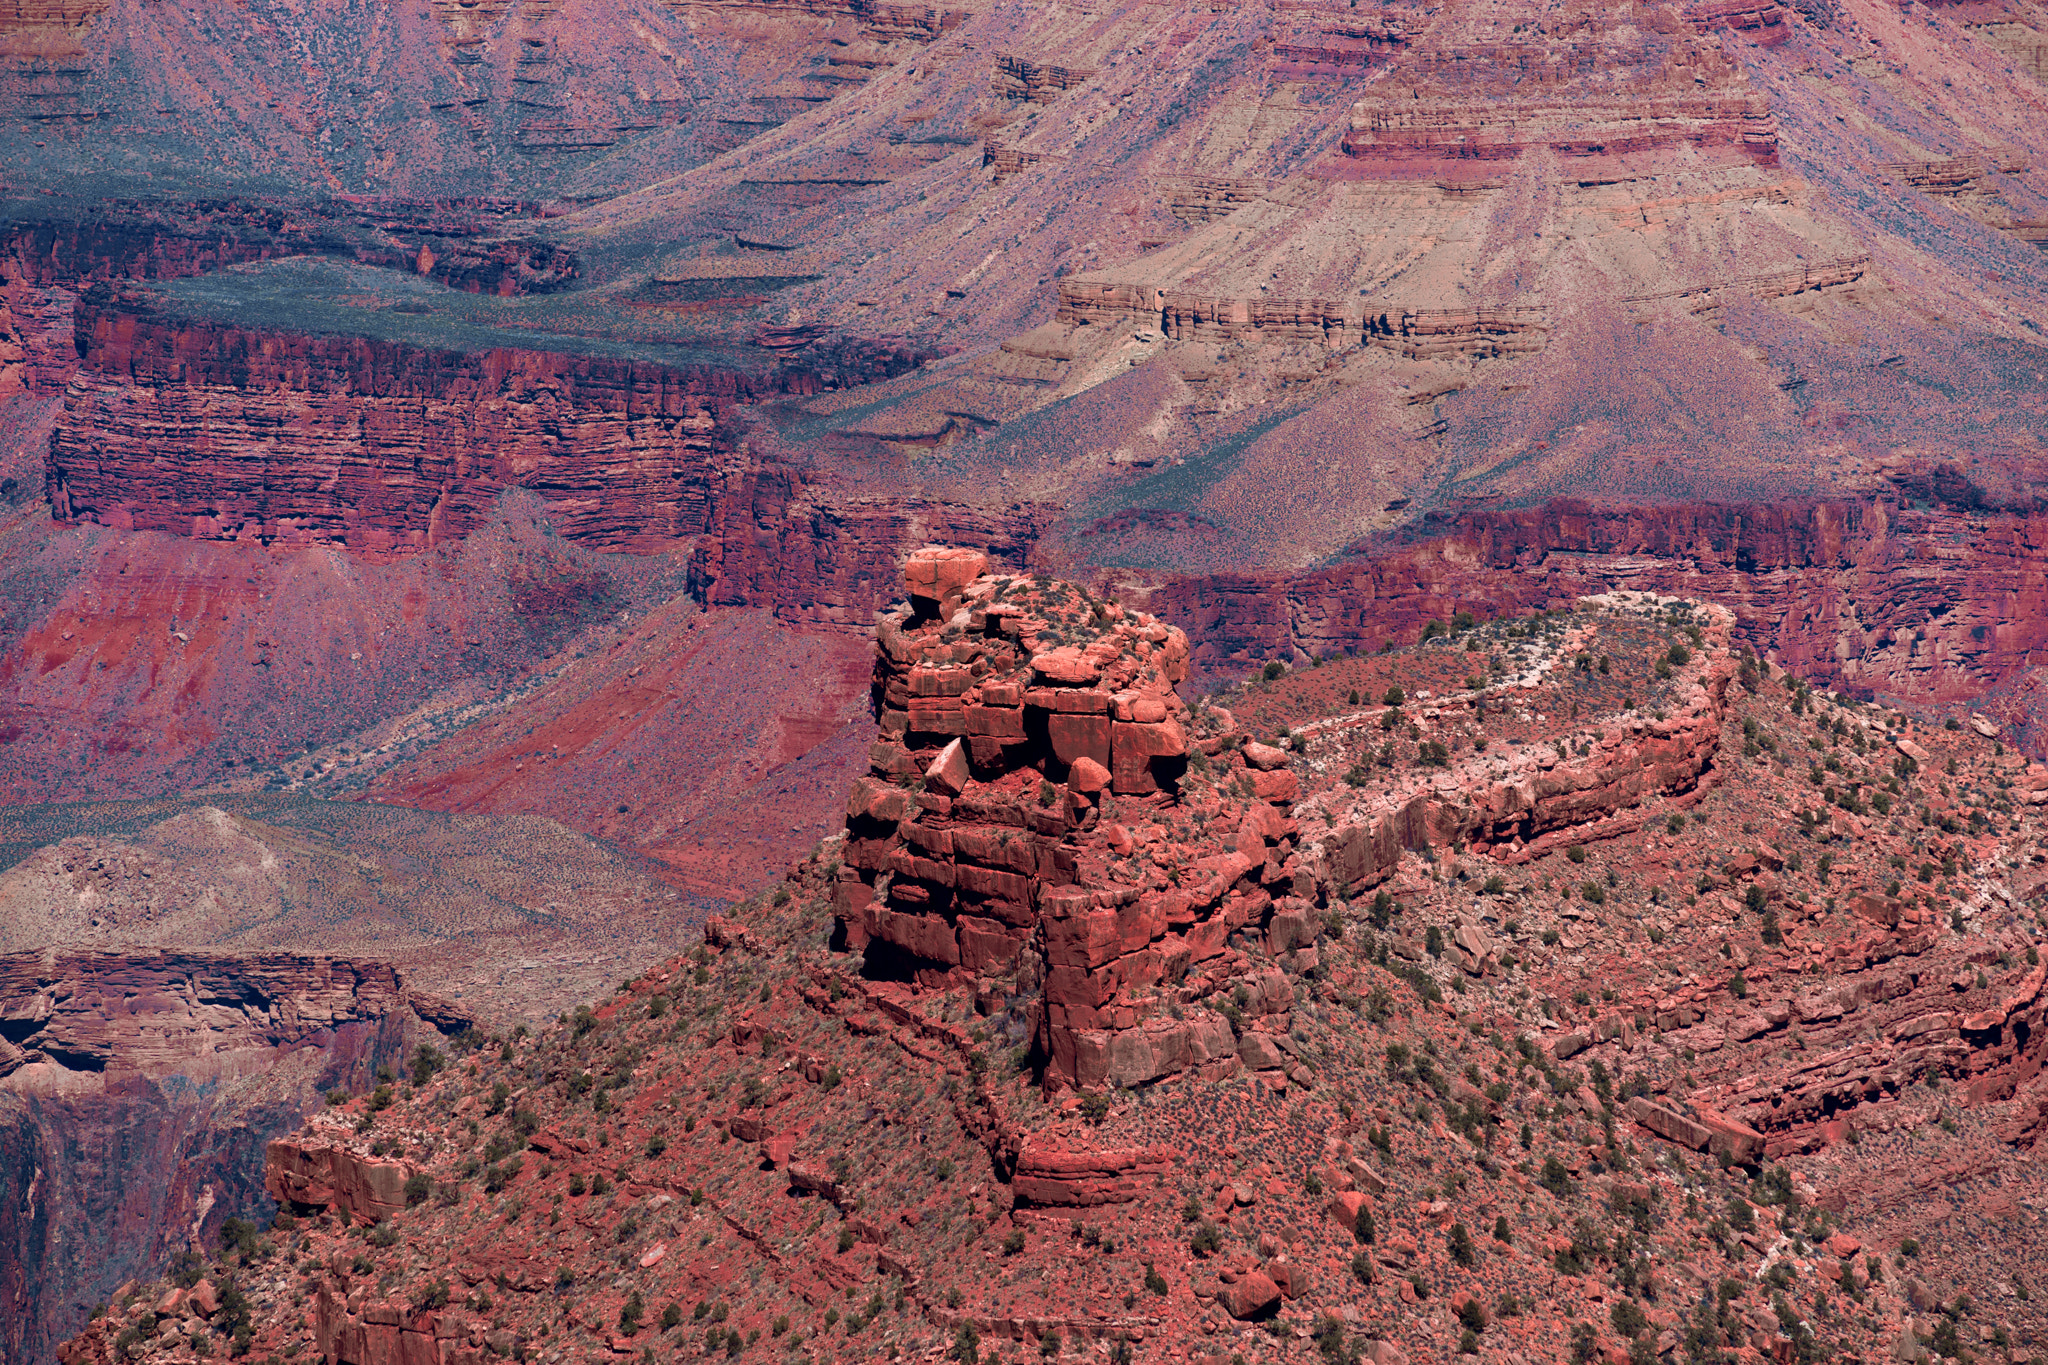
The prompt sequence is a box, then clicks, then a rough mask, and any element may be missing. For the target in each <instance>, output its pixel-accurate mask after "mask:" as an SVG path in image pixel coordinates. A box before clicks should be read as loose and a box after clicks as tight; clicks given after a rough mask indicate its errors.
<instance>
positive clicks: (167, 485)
mask: <svg viewBox="0 0 2048 1365" xmlns="http://www.w3.org/2000/svg"><path fill="white" fill-rule="evenodd" d="M113 302H114V301H113V299H112V297H111V296H109V295H104V294H94V295H88V296H87V297H86V298H85V299H83V300H82V301H81V306H80V310H79V315H78V321H77V329H78V336H79V339H80V349H81V351H82V352H83V354H84V355H85V358H86V364H85V367H84V369H83V370H82V372H81V373H80V375H79V376H78V378H77V380H76V381H75V382H74V383H73V384H72V385H71V386H70V388H69V389H68V390H67V392H66V394H65V415H64V418H63V420H62V421H61V422H60V424H59V427H58V430H57V434H56V437H55V439H53V440H52V442H51V447H50V459H49V484H48V493H49V499H50V503H51V505H52V508H53V509H54V511H55V513H56V515H57V516H58V517H59V518H62V519H66V520H90V521H98V522H102V523H104V524H108V525H113V526H117V527H120V528H122V529H127V530H136V529H146V530H158V531H169V532H171V533H173V534H176V535H189V536H193V537H197V538H202V539H222V540H238V539H249V540H256V541H260V542H262V543H265V544H284V545H304V544H333V545H340V546H346V547H348V548H349V549H352V550H355V551H358V552H361V553H364V554H367V555H371V556H391V555H397V554H406V553H410V552H415V551H418V550H423V549H427V548H429V547H431V546H434V545H437V544H442V543H445V542H447V541H451V540H458V539H460V538H462V537H463V536H464V535H466V534H468V533H469V532H470V531H471V530H473V529H474V528H475V527H477V526H478V525H479V524H480V523H481V522H482V521H483V520H484V518H485V517H487V516H488V515H489V512H490V509H491V506H492V504H493V502H494V501H495V499H496V498H497V496H498V494H499V493H501V492H502V491H504V490H505V489H507V488H511V487H526V488H531V489H533V490H534V491H535V492H537V493H539V494H540V496H541V497H542V498H544V499H545V500H546V501H547V503H548V505H549V509H550V513H551V515H552V516H553V517H554V518H555V520H556V521H557V523H558V525H559V526H560V528H561V530H562V531H563V533H564V534H566V535H568V536H570V537H572V538H574V539H578V540H583V541H586V542H589V543H592V544H597V545H604V546H607V547H610V548H618V549H640V550H651V549H655V548H658V547H660V546H665V545H668V544H670V543H672V542H673V541H674V540H676V539H677V538H679V537H681V536H687V535H691V534H695V533H696V532H697V531H699V530H700V529H702V527H703V525H704V522H705V517H706V513H707V502H708V492H709V488H708V484H709V478H710V474H711V470H712V468H713V466H714V464H715V463H716V462H717V461H718V460H719V459H720V458H722V457H724V456H727V455H730V454H731V453H732V451H733V450H734V448H735V446H736V445H737V435H736V432H735V429H734V425H733V423H732V420H731V415H730V414H731V408H732V405H733V403H734V402H736V401H740V400H741V399H743V398H745V397H751V396H753V395H754V394H755V393H756V392H757V391H758V389H759V387H760V381H759V380H757V379H754V378H751V377H749V376H747V375H743V374H739V373H735V372H732V371H729V370H715V369H710V368H704V369H692V370H674V369H669V368H666V367H663V366H658V365H651V364H641V363H635V362H628V361H616V360H606V359H598V358H591V357H569V356H563V355H557V354H550V353H545V352H535V351H519V350H509V349H508V350H502V351H493V352H489V353H486V354H482V355H462V354H456V353H450V352H440V351H429V350H423V349H420V348H416V347H410V346H405V345H399V344H393V343H386V342H379V341H372V340H366V339H362V338H328V337H305V336H297V335H292V334H288V333H276V332H258V331H253V330H247V329H243V328H238V327H231V326H220V325H214V324H204V323H190V322H182V321H170V320H167V319H163V318H160V317H157V316H154V315H151V314H149V313H147V312H142V311H136V310H133V309H130V308H116V307H113V306H111V305H112V304H113Z"/></svg>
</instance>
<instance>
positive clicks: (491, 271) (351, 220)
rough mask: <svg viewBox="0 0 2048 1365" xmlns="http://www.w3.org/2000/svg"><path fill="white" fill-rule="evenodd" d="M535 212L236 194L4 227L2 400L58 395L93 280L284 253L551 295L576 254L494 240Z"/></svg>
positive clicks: (214, 266) (464, 285) (157, 274)
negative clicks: (77, 311)
mask: <svg viewBox="0 0 2048 1365" xmlns="http://www.w3.org/2000/svg"><path fill="white" fill-rule="evenodd" d="M538 212H539V209H538V206H536V205H533V204H528V203H522V202H519V201H516V200H494V199H453V200H422V201H411V200H403V201H401V200H380V199H369V198H360V197H357V198H348V199H340V200H331V201H327V202H326V203H324V204H321V205H315V206H307V205H292V206H289V207H287V206H285V205H282V204H273V203H266V202H263V201H261V200H256V199H227V200H218V201H196V202H183V203H165V204H161V205H155V206H151V205H140V204H112V205H102V206H98V207H96V208H95V210H94V211H93V212H92V213H90V214H86V215H80V216H79V217H77V218H54V217H53V218H48V219H41V220H24V221H18V222H15V223H12V224H10V225H8V226H6V227H5V228H0V401H4V400H5V399H7V398H8V397H10V396H12V395H14V394H16V393H22V392H27V393H57V392H61V391H62V389H63V388H64V385H65V383H66V382H67V381H68V380H69V379H70V378H71V376H72V374H73V373H74V372H75V371H76V370H77V368H78V362H79V356H80V354H81V353H80V352H78V351H77V350H75V349H74V346H73V336H74V330H75V323H74V318H73V309H74V307H75V305H76V302H77V298H78V292H79V290H80V289H82V288H85V287H86V286H88V285H91V284H94V283H108V282H119V281H136V282H139V281H144V280H173V279H183V278H187V277H190V276H195V275H205V274H209V273H211V272H213V271H217V270H222V269H225V268H227V267H228V266H231V265H238V264H243V263H246V262H250V261H264V260H271V259H274V258H277V257H281V256H292V255H308V254H310V255H322V256H335V257H340V258H344V259H349V260H355V261H359V262H361V263H363V264H366V265H382V266H393V267H398V268H400V269H405V270H410V271H413V272H415V273H418V274H421V275H425V276H428V277H429V278H432V279H435V280H438V281H440V282H441V283H442V284H445V285H447V286H448V287H449V288H451V289H460V290H463V291H465V292H467V293H472V294H474V293H488V294H498V295H512V294H527V293H544V292H547V291H549V290H552V289H558V288H561V287H563V286H564V285H567V284H568V283H569V282H570V281H572V280H574V279H575V278H576V275H577V271H578V262H577V259H576V256H575V254H574V253H573V252H571V251H569V250H567V249H566V248H563V247H560V246H557V245H556V244H554V243H551V242H545V241H540V240H536V239H530V238H525V237H518V236H507V237H496V236H493V235H492V234H494V233H495V232H496V231H497V230H498V229H499V228H501V227H504V226H506V225H507V223H508V220H510V221H512V222H516V221H517V220H519V219H525V218H531V217H534V216H536V215H537V214H538Z"/></svg>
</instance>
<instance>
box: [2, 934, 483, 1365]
mask: <svg viewBox="0 0 2048 1365" xmlns="http://www.w3.org/2000/svg"><path fill="white" fill-rule="evenodd" d="M416 1004H417V1005H418V1006H419V1008H420V1009H425V1010H428V1011H429V1012H430V1013H431V1014H432V1015H433V1016H434V1018H435V1020H436V1021H437V1022H439V1023H440V1024H442V1025H444V1026H446V1027H448V1028H450V1029H453V1028H455V1027H457V1026H458V1024H459V1022H460V1021H459V1018H458V1016H456V1015H455V1014H453V1013H451V1012H450V1010H449V1008H448V1007H447V1006H445V1005H442V1004H438V1003H437V1004H432V1005H428V1004H426V1003H424V1002H418V1001H415V999H414V998H413V997H412V995H411V993H410V992H409V991H408V989H407V988H406V986H405V984H404V982H403V981H402V980H401V979H400V978H399V977H398V975H397V974H396V973H395V972H394V971H393V970H392V969H391V968H390V967H389V966H388V965H385V964H382V963H376V962H352V961H348V960H345V959H336V958H320V957H301V956H296V955H291V954H282V953H280V954H265V955H261V956H255V957H245V958H236V957H225V956H213V955H207V954H201V953H180V952H142V953H135V954H120V953H94V952H70V953H66V952H45V953H14V954H9V955H6V956H4V957H0V1186H4V1197H0V1302H4V1303H6V1305H7V1308H8V1311H7V1312H6V1313H4V1314H0V1349H4V1350H5V1351H6V1354H7V1358H8V1359H10V1360H24V1361H33V1360H46V1359H48V1358H50V1355H51V1352H52V1350H53V1348H54V1347H55V1345H56V1343H57V1342H59V1341H61V1340H63V1339H64V1337H65V1336H67V1335H69V1334H70V1333H71V1332H73V1331H75V1330H77V1328H78V1327H79V1325H80V1324H82V1323H83V1321H84V1317H85V1307H86V1305H89V1304H91V1303H94V1302H97V1301H99V1300H102V1299H104V1298H105V1297H107V1295H108V1294H109V1292H110V1291H111V1290H112V1289H113V1288H114V1286H116V1285H117V1284H119V1283H120V1282H121V1281H123V1280H126V1279H132V1278H135V1277H137V1276H143V1275H148V1274H152V1273H155V1272H156V1270H157V1269H158V1268H159V1267H160V1266H161V1265H162V1264H163V1262H164V1260H165V1259H166V1258H167V1257H168V1256H170V1255H171V1254H173V1253H175V1252H178V1251H182V1250H184V1249H186V1248H187V1247H188V1246H191V1245H194V1244H203V1243H204V1242H205V1241H206V1240H207V1239H208V1238H210V1237H211V1236H212V1235H213V1234H214V1233H215V1232H216V1231H217V1230H218V1229H219V1227H220V1224H221V1223H222V1222H223V1221H224V1220H225V1219H227V1218H229V1217H232V1216H236V1215H242V1214H250V1213H257V1212H260V1211H262V1210H263V1209H265V1208H267V1207H268V1202H267V1196H266V1195H265V1194H264V1188H263V1158H264V1147H265V1144H266V1143H267V1142H268V1141H269V1139H270V1138H271V1137H273V1136H275V1135H277V1134H278V1133H281V1132H286V1131H289V1130H290V1129H292V1128H293V1127H295V1126H296V1125H297V1124H298V1123H299V1122H301V1121H302V1120H303V1118H304V1116H305V1115H306V1113H307V1112H308V1111H309V1110H311V1109H312V1108H314V1107H316V1106H317V1105H318V1104H319V1102H320V1095H321V1093H322V1091H323V1090H324V1089H326V1088H327V1087H329V1086H334V1085H342V1084H349V1083H356V1084H361V1083H363V1082H365V1081H367V1080H369V1079H370V1077H371V1075H372V1073H373V1072H374V1070H375V1069H376V1067H377V1066H378V1065H379V1064H381V1063H384V1062H396V1061H398V1060H399V1059H400V1058H401V1057H402V1055H403V1054H404V1053H405V1051H406V1049H407V1048H408V1047H409V1046H410V1045H411V1044H412V1043H413V1042H414V1041H415V1040H423V1039H428V1038H436V1037H438V1034H437V1033H436V1031H435V1030H434V1029H433V1027H432V1026H430V1025H428V1024H426V1023H424V1022H423V1021H422V1019H421V1017H420V1014H419V1012H418V1010H416V1009H415V1005H416Z"/></svg>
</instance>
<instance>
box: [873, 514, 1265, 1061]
mask: <svg viewBox="0 0 2048 1365" xmlns="http://www.w3.org/2000/svg"><path fill="white" fill-rule="evenodd" d="M987 567H988V564H987V560H986V558H985V557H984V556H982V555H980V554H978V553H975V552H971V551H963V550H958V549H926V550H921V551H918V552H917V553H915V554H913V555H912V556H911V558H910V560H909V563H908V564H907V566H906V568H905V570H904V583H905V587H906V589H907V591H908V594H909V597H910V605H908V606H907V607H904V608H902V609H899V610H898V611H895V612H892V613H890V614H889V615H888V616H886V617H884V619H883V622H882V625H881V627H880V635H879V644H878V648H877V653H876V663H875V684H874V695H875V705H876V711H877V714H878V716H879V718H880V722H881V728H882V734H883V738H882V740H881V741H879V742H878V743H877V744H876V745H875V749H874V754H873V764H872V774H873V775H871V776H869V777H866V778H863V779H862V780H861V781H860V782H858V783H857V784H856V785H855V787H854V790H853V792H852V793H851V794H850V795H849V797H848V800H847V812H848V815H847V832H848V835H847V844H846V853H845V858H844V863H843V866H842V869H841V871H840V874H839V876H840V881H839V886H838V890H837V893H836V897H835V905H836V909H837V914H838V919H839V923H840V931H841V934H842V936H843V939H844V942H845V943H846V945H847V947H849V948H850V949H852V950H855V951H860V952H863V953H864V954H865V955H866V958H867V961H868V964H869V969H870V971H872V972H879V973H882V974H885V975H886V974H894V975H904V976H912V977H915V978H917V979H919V980H921V981H943V980H947V979H956V978H957V979H963V980H976V979H980V980H985V981H987V982H989V983H991V987H990V988H991V989H998V988H997V987H996V986H995V985H994V984H993V983H996V982H999V981H1003V982H1009V983H1012V985H1011V986H1010V987H1007V988H1004V989H1022V990H1025V991H1027V992H1028V993H1029V994H1030V995H1031V996H1033V997H1035V998H1034V999H1033V1001H1032V1006H1031V1008H1032V1017H1033V1023H1032V1027H1033V1030H1034V1034H1035V1037H1036V1039H1037V1044H1038V1046H1039V1047H1040V1048H1041V1049H1042V1051H1043V1052H1044V1054H1045V1055H1046V1057H1047V1058H1048V1060H1049V1066H1050V1068H1051V1073H1052V1075H1053V1076H1054V1078H1055V1079H1056V1080H1058V1081H1063V1082H1065V1083H1069V1084H1080V1085H1087V1086H1092V1085H1099V1084H1101V1083H1103V1082H1104V1081H1107V1080H1111V1079H1117V1080H1119V1081H1121V1082H1122V1083H1126V1084H1129V1083H1135V1082H1136V1081H1139V1080H1144V1079H1149V1078H1152V1077H1155V1076H1159V1075H1165V1074H1171V1073H1174V1072H1178V1071H1183V1070H1187V1069H1190V1068H1193V1067H1198V1066H1202V1065H1205V1064H1216V1065H1224V1066H1230V1067H1234V1066H1235V1064H1236V1054H1237V1048H1236V1043H1235V1039H1234V1037H1233V1035H1232V1033H1231V1030H1230V1028H1229V1026H1228V1025H1227V1024H1226V1023H1225V1022H1224V1021H1223V1019H1222V1018H1221V1017H1220V1016H1218V1015H1214V1014H1209V1013H1200V1014H1198V1015H1197V1017H1196V1018H1195V1019H1193V1020H1174V1019H1168V1018H1166V1017H1165V1011H1164V1004H1163V1001H1164V997H1162V996H1161V995H1160V994H1159V988H1160V987H1161V986H1162V984H1175V985H1177V984H1179V983H1180V982H1182V981H1183V980H1185V979H1186V978H1187V976H1188V974H1189V973H1190V972H1191V971H1193V972H1200V971H1201V970H1202V969H1203V968H1204V967H1205V966H1207V967H1210V968H1219V967H1221V966H1222V964H1221V963H1220V962H1219V961H1218V959H1219V958H1220V957H1221V956H1222V954H1223V953H1224V951H1225V946H1226V940H1227V939H1228V937H1229V935H1230V934H1231V933H1232V932H1233V931H1234V930H1239V929H1244V928H1246V927H1247V926H1249V927H1250V929H1251V930H1252V931H1253V932H1257V931H1259V929H1260V928H1261V927H1262V925H1263V923H1264V921H1265V919H1266V917H1267V915H1268V913H1269V912H1270V911H1271V910H1272V908H1273V904H1274V898H1273V895H1272V893H1270V892H1268V891H1266V890H1265V889H1263V885H1264V884H1265V883H1271V884H1273V885H1274V886H1275V887H1285V886H1287V885H1288V884H1290V882H1291V879H1292V878H1293V877H1294V875H1295V869H1294V868H1293V867H1292V866H1291V865H1290V864H1289V863H1288V861H1287V859H1288V854H1289V850H1290V848H1291V845H1292V841H1293V834H1294V829H1293V825H1292V822H1291V821H1289V820H1288V819H1287V818H1286V816H1285V815H1284V814H1283V813H1282V812H1281V810H1280V808H1279V807H1278V806H1276V805H1274V804H1271V803H1272V802H1279V803H1281V804H1284V803H1285V802H1287V801H1289V800H1291V799H1292V797H1293V795H1294V792H1295V779H1294V777H1293V774H1291V773H1289V772H1286V771H1285V770H1284V769H1281V770H1277V771H1268V770H1265V769H1262V768H1248V769H1246V770H1245V772H1244V773H1243V780H1242V795H1243V797H1245V798H1249V800H1248V801H1246V802H1245V803H1244V804H1242V805H1240V806H1239V807H1238V808H1237V809H1236V810H1235V811H1234V812H1233V813H1234V814H1235V815H1236V818H1237V819H1238V820H1240V821H1241V822H1242V827H1241V830H1240V831H1239V833H1238V835H1237V841H1236V843H1235V844H1229V845H1226V844H1223V843H1221V842H1219V843H1218V844H1217V846H1216V847H1215V849H1214V850H1213V854H1214V856H1213V857H1212V858H1210V859H1208V861H1207V862H1206V863H1198V864H1197V869H1196V871H1195V874H1194V875H1193V876H1192V877H1190V878H1188V879H1185V880H1182V881H1181V882H1180V883H1179V884H1178V885H1174V886H1170V887H1169V886H1167V885H1165V884H1164V883H1162V884H1161V885H1159V886H1156V887H1154V886H1148V885H1146V884H1145V883H1144V882H1143V881H1141V880H1138V879H1136V878H1132V879H1129V880H1124V879H1123V878H1121V877H1119V876H1116V875H1114V874H1113V870H1112V868H1111V866H1110V860H1112V859H1114V858H1116V857H1117V856H1118V855H1117V853H1116V850H1117V849H1118V848H1119V847H1121V848H1123V849H1124V850H1126V851H1128V849H1129V848H1130V846H1131V844H1130V840H1131V836H1130V834H1129V832H1128V831H1127V830H1125V829H1124V828H1123V826H1121V825H1119V824H1116V823H1115V822H1114V821H1113V820H1105V818H1104V811H1105V810H1106V809H1107V810H1111V811H1114V810H1115V809H1116V807H1117V804H1118V803H1119V802H1128V803H1132V806H1133V809H1134V810H1142V809H1143V808H1144V807H1145V806H1147V805H1156V806H1161V807H1171V806H1173V805H1174V804H1176V802H1177V800H1178V797H1177V785H1178V779H1179V778H1180V776H1181V774H1182V772H1183V771H1184V770H1185V768H1186V766H1187V763H1188V755H1189V753H1190V738H1189V728H1190V723H1191V722H1190V717H1189V714H1188V711H1187V708H1186V706H1185V704H1184V703H1183V702H1182V701H1181V700H1180V698H1179V697H1178V695H1177V694H1176V693H1175V690H1174V689H1175V685H1176V684H1177V683H1178V682H1179V681H1180V680H1181V679H1182V678H1183V677H1184V676H1185V674H1186V661H1187V637H1186V636H1184V635H1183V634H1181V632H1180V631H1178V630H1176V629H1174V628H1173V627H1171V626H1168V625H1166V624H1165V623H1163V622H1161V621H1158V620H1155V619H1153V618H1151V617H1149V616H1144V615H1142V614H1133V613H1126V612H1125V611H1124V609H1123V608H1122V607H1120V606H1118V605H1116V604H1114V603H1109V602H1102V601H1098V600H1095V599H1093V598H1091V597H1089V596H1088V595H1087V594H1086V593H1085V591H1083V590H1081V589H1078V588H1076V587H1073V586H1071V585H1067V584H1061V583H1056V582H1053V581H1050V580H1042V579H1041V580H1032V579H1024V578H1013V577H1010V576H1007V575H1000V576H999V575H993V574H989V573H987V572H985V571H986V569H987ZM1238 762H1240V763H1242V762H1243V759H1242V757H1241V756H1240V757H1239V758H1238ZM1219 979H1220V977H1219ZM1208 985H1209V986H1211V987H1214V986H1215V985H1216V982H1209V983H1208ZM1190 989H1191V990H1192V989H1193V988H1192V987H1191V988H1190ZM1280 995H1281V997H1284V996H1285V987H1284V985H1283V986H1282V987H1281V988H1280ZM1284 1009H1285V1005H1284V1004H1280V1003H1277V999H1276V1010H1278V1011H1280V1012H1284ZM1155 1016H1157V1017H1156V1018H1155Z"/></svg>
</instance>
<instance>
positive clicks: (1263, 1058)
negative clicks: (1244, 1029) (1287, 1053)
mask: <svg viewBox="0 0 2048 1365" xmlns="http://www.w3.org/2000/svg"><path fill="white" fill-rule="evenodd" d="M1237 1055H1238V1058H1239V1059H1240V1060H1241V1061H1243V1062H1244V1064H1245V1065H1246V1066H1247V1067H1249V1068H1251V1069H1252V1070H1253V1071H1274V1070H1277V1069H1279V1068H1280V1067H1282V1066H1284V1065H1286V1062H1287V1059H1286V1058H1285V1057H1283V1056H1281V1054H1280V1049H1279V1048H1278V1047H1276V1046H1274V1043H1273V1039H1272V1037H1271V1036H1270V1035H1268V1034H1264V1033H1247V1034H1245V1035H1244V1037H1242V1038H1240V1039H1238V1040H1237Z"/></svg>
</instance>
